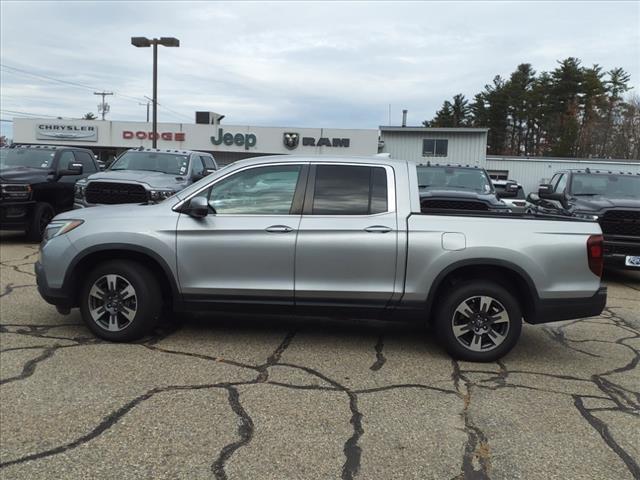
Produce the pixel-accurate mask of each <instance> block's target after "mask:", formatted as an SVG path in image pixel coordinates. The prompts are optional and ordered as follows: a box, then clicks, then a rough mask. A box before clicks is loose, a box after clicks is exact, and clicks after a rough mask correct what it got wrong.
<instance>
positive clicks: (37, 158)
mask: <svg viewBox="0 0 640 480" xmlns="http://www.w3.org/2000/svg"><path fill="white" fill-rule="evenodd" d="M55 155H56V152H55V150H44V149H43V150H36V149H35V148H10V149H8V151H7V152H5V153H4V154H3V155H2V158H1V159H0V162H1V163H0V167H1V168H13V167H28V168H51V163H52V162H53V157H54V156H55Z"/></svg>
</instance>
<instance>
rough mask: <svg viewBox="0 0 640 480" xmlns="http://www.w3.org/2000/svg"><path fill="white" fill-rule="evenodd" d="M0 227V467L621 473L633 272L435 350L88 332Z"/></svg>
mask: <svg viewBox="0 0 640 480" xmlns="http://www.w3.org/2000/svg"><path fill="white" fill-rule="evenodd" d="M37 255H38V252H37V245H33V244H28V243H25V242H24V240H23V238H22V236H20V235H17V234H15V235H14V234H3V235H2V236H0V297H1V298H0V478H2V479H36V478H56V479H58V478H60V479H62V478H65V479H66V478H74V479H75V478H77V479H87V478H109V479H110V478H114V479H129V478H145V479H146V478H149V479H165V478H166V479H190V480H194V479H225V478H228V479H255V480H262V479H277V480H282V479H333V478H336V479H337V478H344V479H350V478H358V479H454V478H455V479H489V478H490V479H510V480H511V479H527V480H534V479H544V480H548V479H603V480H604V479H611V480H623V479H632V478H640V466H639V465H640V369H639V367H638V363H639V362H640V274H637V273H624V272H608V273H607V277H606V279H607V283H608V285H609V298H608V303H607V307H606V309H605V311H604V312H603V314H602V315H601V316H600V317H595V318H590V319H585V320H577V321H568V322H559V323H552V324H548V325H540V326H529V325H525V326H524V328H523V332H522V337H521V339H520V342H519V344H518V345H517V346H516V348H515V349H514V350H513V351H512V352H511V353H510V354H509V355H507V356H506V357H505V358H504V359H503V360H502V361H499V362H495V363H490V364H473V363H466V362H456V361H452V360H451V359H450V358H449V357H448V356H447V355H446V354H445V353H444V352H443V350H442V349H441V348H440V347H439V346H438V345H437V343H436V342H435V340H434V339H433V338H432V336H430V335H429V333H428V332H425V331H423V330H422V329H420V328H418V327H417V326H414V325H410V324H389V323H376V322H368V321H356V320H349V319H331V320H328V319H303V318H295V317H256V316H240V315H235V316H231V315H208V316H200V315H181V316H179V317H178V316H177V317H176V318H174V319H173V321H172V322H170V323H168V324H167V325H166V326H164V327H162V328H161V329H159V330H158V331H157V332H156V333H155V334H154V335H153V336H150V337H148V338H145V339H143V340H142V341H140V342H138V343H135V344H113V343H107V342H103V341H100V340H97V339H96V338H95V337H94V336H93V335H92V334H91V332H90V331H89V330H88V329H87V328H85V326H84V325H83V324H82V322H81V320H80V316H79V314H78V312H77V311H73V312H72V313H71V314H70V315H68V316H62V315H59V314H58V313H57V312H56V310H55V308H54V307H52V306H50V305H48V304H46V303H45V302H44V301H43V300H42V299H41V298H40V296H39V295H38V293H37V291H36V288H35V277H34V275H33V263H34V262H35V260H36V258H37Z"/></svg>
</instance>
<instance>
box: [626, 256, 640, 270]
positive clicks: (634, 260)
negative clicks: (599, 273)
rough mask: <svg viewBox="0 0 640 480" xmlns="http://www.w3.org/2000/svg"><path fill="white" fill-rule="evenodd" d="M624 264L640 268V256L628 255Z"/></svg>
mask: <svg viewBox="0 0 640 480" xmlns="http://www.w3.org/2000/svg"><path fill="white" fill-rule="evenodd" d="M624 264H625V266H627V267H637V268H640V257H634V256H630V255H627V257H626V258H625V259H624Z"/></svg>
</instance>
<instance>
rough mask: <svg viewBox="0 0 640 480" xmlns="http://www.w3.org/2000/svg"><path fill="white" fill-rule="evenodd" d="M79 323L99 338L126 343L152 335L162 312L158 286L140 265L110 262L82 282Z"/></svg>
mask: <svg viewBox="0 0 640 480" xmlns="http://www.w3.org/2000/svg"><path fill="white" fill-rule="evenodd" d="M81 295H82V296H81V298H80V312H81V313H82V319H83V320H84V322H85V323H86V324H87V326H88V327H89V328H90V329H91V331H92V332H93V333H95V334H96V335H97V336H98V337H100V338H103V339H105V340H110V341H112V342H128V341H132V340H137V339H138V338H140V337H142V336H144V335H146V334H147V333H149V332H151V330H152V329H153V328H154V327H155V326H156V324H157V323H158V319H159V318H160V314H161V312H162V301H161V299H162V294H161V291H160V287H159V285H158V282H157V281H156V279H155V278H154V276H153V275H152V274H151V272H150V271H149V270H148V269H147V268H145V267H144V266H143V265H141V264H139V263H136V262H132V261H126V260H113V261H108V262H104V263H102V264H100V265H98V266H97V267H96V268H95V269H94V270H93V271H92V272H91V273H90V274H89V275H88V277H87V278H86V279H85V284H84V287H83V289H82V293H81Z"/></svg>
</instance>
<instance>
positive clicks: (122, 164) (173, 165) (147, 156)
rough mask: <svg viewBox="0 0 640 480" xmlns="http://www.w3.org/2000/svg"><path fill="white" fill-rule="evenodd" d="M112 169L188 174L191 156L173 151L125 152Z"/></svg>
mask: <svg viewBox="0 0 640 480" xmlns="http://www.w3.org/2000/svg"><path fill="white" fill-rule="evenodd" d="M110 170H145V171H148V172H161V173H168V174H170V175H186V174H187V171H188V170H189V157H188V156H187V155H176V154H173V153H159V152H125V153H124V154H123V155H122V156H121V157H120V158H119V159H117V160H116V161H115V162H114V163H113V165H111V168H110Z"/></svg>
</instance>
